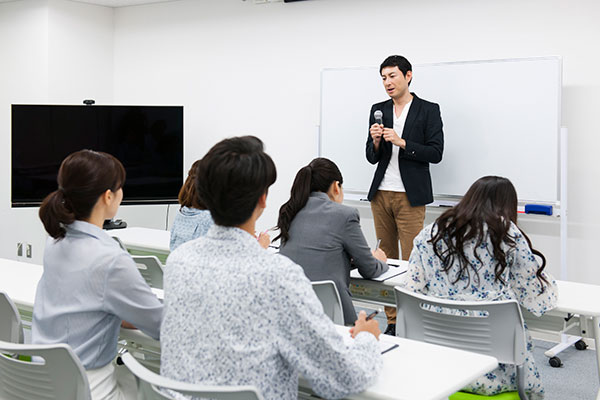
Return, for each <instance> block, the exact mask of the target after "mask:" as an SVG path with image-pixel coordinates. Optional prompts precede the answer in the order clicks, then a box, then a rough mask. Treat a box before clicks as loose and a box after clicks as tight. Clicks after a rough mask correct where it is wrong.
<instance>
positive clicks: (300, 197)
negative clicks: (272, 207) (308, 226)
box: [275, 157, 343, 244]
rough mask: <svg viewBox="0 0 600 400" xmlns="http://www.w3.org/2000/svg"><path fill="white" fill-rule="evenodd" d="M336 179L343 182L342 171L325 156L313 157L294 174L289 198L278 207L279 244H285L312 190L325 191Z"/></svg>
mask: <svg viewBox="0 0 600 400" xmlns="http://www.w3.org/2000/svg"><path fill="white" fill-rule="evenodd" d="M335 181H338V182H339V183H340V185H341V184H342V183H343V178H342V173H341V172H340V170H339V168H338V167H337V165H335V163H334V162H333V161H331V160H328V159H327V158H322V157H319V158H315V159H314V160H312V161H311V162H310V164H308V165H307V166H306V167H303V168H301V169H300V171H298V173H297V174H296V179H294V184H293V185H292V190H291V193H290V199H289V200H288V202H287V203H285V204H284V205H282V206H281V208H280V209H279V219H278V220H277V227H278V228H279V230H280V233H279V236H277V237H276V238H275V240H277V239H281V244H285V242H287V241H288V240H289V239H290V235H289V232H290V226H291V225H292V221H293V220H294V218H295V217H296V214H298V212H300V210H302V209H303V208H304V206H305V205H306V203H307V202H308V197H309V196H310V194H311V193H312V192H324V193H327V191H328V190H329V187H330V186H331V184H332V183H333V182H335Z"/></svg>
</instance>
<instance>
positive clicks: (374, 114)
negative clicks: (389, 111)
mask: <svg viewBox="0 0 600 400" xmlns="http://www.w3.org/2000/svg"><path fill="white" fill-rule="evenodd" d="M373 116H374V117H375V118H376V119H381V118H383V112H382V111H381V110H377V111H375V112H374V113H373Z"/></svg>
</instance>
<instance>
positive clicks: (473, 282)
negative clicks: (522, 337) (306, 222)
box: [405, 176, 558, 400]
mask: <svg viewBox="0 0 600 400" xmlns="http://www.w3.org/2000/svg"><path fill="white" fill-rule="evenodd" d="M517 204H518V201H517V192H516V190H515V188H514V186H513V185H512V183H511V182H510V181H509V180H508V179H506V178H502V177H498V176H486V177H483V178H480V179H478V180H477V181H476V182H475V183H473V185H472V186H471V187H470V188H469V190H468V191H467V193H466V194H465V195H464V197H463V198H462V200H461V201H460V202H459V203H458V204H457V205H456V206H454V207H453V208H451V209H449V210H447V211H446V212H444V213H443V214H442V215H441V216H440V217H439V218H438V219H437V220H436V221H435V222H434V223H432V224H431V225H429V226H427V227H425V228H424V229H423V230H422V231H421V233H419V235H418V236H417V237H416V238H415V241H414V247H413V251H412V253H411V256H410V261H409V269H408V273H407V274H406V277H407V281H406V282H405V286H406V287H407V288H408V289H412V290H413V291H415V292H418V293H422V294H426V295H430V296H435V297H441V298H446V299H451V300H463V301H484V300H485V301H489V300H507V299H515V300H517V301H518V302H519V304H521V306H523V307H525V308H526V309H527V310H529V311H530V312H532V313H533V314H535V315H538V316H540V315H542V314H544V313H545V312H546V311H548V310H550V309H552V308H553V307H555V306H556V301H557V294H558V291H557V287H556V283H555V282H554V279H553V278H552V276H550V275H549V274H548V273H547V272H545V271H544V268H545V267H546V259H545V257H544V255H543V254H542V253H541V252H539V251H538V250H536V249H534V248H533V247H532V246H531V241H530V240H529V238H528V237H527V235H526V234H525V233H524V232H523V231H522V230H521V229H520V228H519V227H518V226H517ZM536 257H538V258H539V261H538V258H536ZM528 336H529V335H528ZM532 346H533V345H532V342H531V338H530V337H528V349H529V351H528V354H527V359H526V365H525V368H524V370H525V372H526V377H525V380H526V390H527V391H528V392H530V399H532V400H533V399H537V398H542V397H543V388H542V382H541V379H540V375H539V373H538V371H537V368H536V366H535V364H534V360H533V354H532V353H531V348H532ZM515 376H516V370H515V367H514V366H508V365H505V364H500V366H499V367H498V368H497V369H496V370H494V371H492V372H491V373H489V374H486V375H485V376H483V377H481V378H479V379H478V380H477V381H475V382H473V383H472V384H470V385H469V386H468V387H466V388H464V389H463V390H464V391H467V392H472V393H478V394H483V395H494V394H497V393H501V392H507V391H514V390H516V379H515Z"/></svg>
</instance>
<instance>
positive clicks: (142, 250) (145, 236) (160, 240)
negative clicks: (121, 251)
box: [106, 227, 171, 264]
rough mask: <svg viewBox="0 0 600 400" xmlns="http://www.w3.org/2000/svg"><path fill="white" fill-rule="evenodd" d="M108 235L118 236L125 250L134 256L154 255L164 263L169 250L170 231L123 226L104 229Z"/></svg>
mask: <svg viewBox="0 0 600 400" xmlns="http://www.w3.org/2000/svg"><path fill="white" fill-rule="evenodd" d="M106 233H107V234H108V235H110V236H114V237H118V238H119V239H120V240H121V242H123V244H125V246H126V247H127V250H128V251H129V252H130V253H131V254H132V255H136V256H147V255H154V256H157V257H158V259H159V260H160V261H161V262H162V263H163V264H164V263H165V261H166V259H167V256H168V255H169V253H170V252H171V250H170V248H169V242H170V239H171V232H169V231H164V230H162V229H149V228H135V227H134V228H125V229H111V230H109V231H106Z"/></svg>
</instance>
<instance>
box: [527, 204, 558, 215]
mask: <svg viewBox="0 0 600 400" xmlns="http://www.w3.org/2000/svg"><path fill="white" fill-rule="evenodd" d="M525 214H543V215H552V206H547V205H543V204H525Z"/></svg>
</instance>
